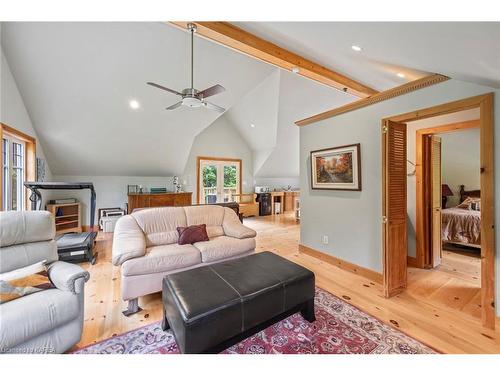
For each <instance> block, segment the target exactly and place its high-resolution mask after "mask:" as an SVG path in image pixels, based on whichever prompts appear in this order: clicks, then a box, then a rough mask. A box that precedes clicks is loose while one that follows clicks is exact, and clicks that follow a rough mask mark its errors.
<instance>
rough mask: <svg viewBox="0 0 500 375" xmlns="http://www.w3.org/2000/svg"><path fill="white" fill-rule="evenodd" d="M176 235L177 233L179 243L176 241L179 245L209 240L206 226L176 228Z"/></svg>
mask: <svg viewBox="0 0 500 375" xmlns="http://www.w3.org/2000/svg"><path fill="white" fill-rule="evenodd" d="M177 233H179V241H177V243H178V244H179V245H187V244H190V245H191V244H194V243H195V242H201V241H208V240H209V238H208V234H207V226H206V224H200V225H191V226H189V227H177Z"/></svg>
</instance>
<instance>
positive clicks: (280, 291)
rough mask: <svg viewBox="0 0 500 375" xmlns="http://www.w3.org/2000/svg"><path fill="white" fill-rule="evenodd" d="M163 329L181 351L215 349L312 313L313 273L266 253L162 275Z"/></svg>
mask: <svg viewBox="0 0 500 375" xmlns="http://www.w3.org/2000/svg"><path fill="white" fill-rule="evenodd" d="M163 306H164V314H163V325H162V327H163V329H164V330H166V329H168V328H169V327H170V328H172V331H173V333H174V336H175V339H176V341H177V345H178V346H179V348H180V351H181V352H182V353H218V352H220V351H222V350H224V349H226V348H228V347H230V346H231V345H234V344H235V343H237V342H239V341H241V340H243V339H244V338H246V337H249V336H251V335H253V334H255V333H257V332H259V331H261V330H262V329H264V328H266V327H268V326H270V325H272V324H274V323H276V322H278V321H280V320H282V319H284V318H286V317H287V316H289V315H292V314H293V313H295V312H298V311H300V312H301V314H302V316H303V317H304V318H305V319H307V320H308V321H309V322H313V321H314V320H315V317H314V274H313V273H312V272H311V271H309V270H308V269H306V268H304V267H301V266H299V265H297V264H295V263H293V262H290V261H288V260H286V259H283V258H281V257H280V256H278V255H275V254H273V253H270V252H263V253H258V254H253V255H249V256H247V257H244V258H239V259H235V260H230V261H226V262H223V263H218V264H213V265H209V266H204V267H200V268H195V269H192V270H188V271H184V272H179V273H175V274H172V275H168V276H165V278H164V279H163Z"/></svg>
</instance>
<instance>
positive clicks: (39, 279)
mask: <svg viewBox="0 0 500 375" xmlns="http://www.w3.org/2000/svg"><path fill="white" fill-rule="evenodd" d="M45 262H46V261H45V260H44V261H42V262H38V263H35V264H32V265H30V266H27V267H23V268H19V269H17V270H14V271H10V272H6V273H2V274H0V304H2V303H5V302H9V301H13V300H15V299H17V298H21V297H23V296H27V295H28V294H33V293H36V292H40V291H42V290H46V289H50V288H53V285H52V284H51V282H50V280H49V278H48V276H47V267H46V266H45Z"/></svg>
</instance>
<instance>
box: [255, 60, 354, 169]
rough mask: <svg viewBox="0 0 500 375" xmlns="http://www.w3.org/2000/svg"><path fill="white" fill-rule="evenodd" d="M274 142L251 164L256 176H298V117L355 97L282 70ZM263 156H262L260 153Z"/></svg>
mask: <svg viewBox="0 0 500 375" xmlns="http://www.w3.org/2000/svg"><path fill="white" fill-rule="evenodd" d="M279 74H280V81H279V83H280V85H279V105H278V122H277V136H276V145H275V147H274V148H273V149H272V150H264V151H263V152H264V153H267V154H268V156H267V158H265V161H263V162H262V163H261V166H260V167H259V168H257V166H256V165H254V174H255V176H256V177H295V176H299V129H298V127H297V126H296V125H295V121H296V120H297V118H301V116H307V115H308V114H314V113H317V112H321V111H323V110H326V109H328V108H331V107H335V106H341V105H343V104H347V103H350V102H352V101H354V100H357V99H358V98H356V97H354V96H351V95H346V94H345V93H342V92H340V91H337V90H332V89H331V88H329V87H327V86H324V85H322V84H319V83H316V82H314V81H311V80H307V79H304V78H302V77H300V76H297V75H295V74H292V73H289V72H286V71H284V70H281V71H280V72H279ZM261 157H263V156H261Z"/></svg>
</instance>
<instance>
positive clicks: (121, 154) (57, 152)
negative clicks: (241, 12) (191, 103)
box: [2, 23, 273, 176]
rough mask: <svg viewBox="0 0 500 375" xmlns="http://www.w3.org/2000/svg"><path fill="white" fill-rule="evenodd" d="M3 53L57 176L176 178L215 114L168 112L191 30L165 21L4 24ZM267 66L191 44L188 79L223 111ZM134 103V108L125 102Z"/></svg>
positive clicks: (181, 83) (184, 76)
mask: <svg viewBox="0 0 500 375" xmlns="http://www.w3.org/2000/svg"><path fill="white" fill-rule="evenodd" d="M2 28H3V30H2V47H3V48H4V52H5V55H6V57H7V60H8V61H9V65H10V66H11V68H12V71H13V75H14V77H15V79H16V82H17V84H18V86H19V89H20V92H21V94H22V96H23V99H24V101H25V103H26V107H27V108H28V111H29V113H30V116H31V118H32V119H33V122H34V126H35V128H36V130H37V133H38V134H39V137H40V141H41V143H42V145H43V147H44V150H46V157H47V160H48V163H49V165H50V167H51V169H52V171H53V173H54V174H58V175H137V176H146V175H149V176H158V175H167V176H168V175H174V174H177V175H178V174H180V173H182V171H183V170H184V166H185V164H186V161H187V157H188V154H189V150H190V148H191V144H192V142H193V139H194V138H195V136H196V134H198V133H200V132H201V131H202V130H203V129H204V128H206V127H207V126H209V125H210V124H211V123H212V122H213V121H214V120H215V119H216V118H217V117H218V114H217V113H214V112H212V111H207V110H205V109H203V108H199V109H196V110H189V109H186V108H180V109H177V110H175V111H166V110H165V107H167V106H169V105H171V104H173V103H175V102H176V101H177V100H178V98H177V97H176V96H175V95H170V94H168V93H164V92H162V91H160V90H157V89H155V88H152V87H149V86H147V85H146V81H154V82H158V83H160V84H164V85H166V86H168V87H172V88H174V89H177V90H182V89H183V88H185V87H187V86H189V34H187V33H185V32H183V31H182V30H178V29H176V28H174V27H172V26H168V25H165V24H162V23H3V24H2ZM272 71H273V68H272V67H270V66H268V65H267V64H264V63H262V62H258V61H255V60H253V59H251V58H249V57H247V56H244V55H242V54H240V53H237V52H234V51H231V50H229V49H227V48H225V47H222V46H219V45H217V44H214V43H212V42H210V41H206V40H202V39H199V38H198V39H196V40H195V62H194V82H195V87H196V88H199V89H204V88H207V87H209V86H212V85H214V84H216V83H219V84H222V85H223V86H224V87H225V88H226V92H224V93H222V94H220V95H217V96H215V97H214V98H213V99H212V101H213V102H214V103H215V104H218V105H220V106H223V107H225V108H231V106H232V105H233V104H234V103H235V102H237V100H238V99H239V98H241V97H242V96H244V95H245V94H246V93H247V92H248V91H250V90H251V89H253V88H254V86H255V82H261V81H262V80H263V79H264V78H265V77H266V76H268V75H269V74H270V73H271V72H272ZM131 99H136V100H138V101H139V103H140V105H141V107H140V109H139V110H136V111H133V110H131V109H130V108H129V105H128V102H129V100H131Z"/></svg>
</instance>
